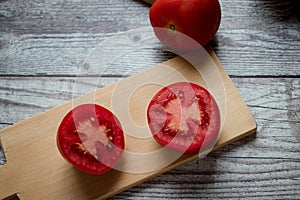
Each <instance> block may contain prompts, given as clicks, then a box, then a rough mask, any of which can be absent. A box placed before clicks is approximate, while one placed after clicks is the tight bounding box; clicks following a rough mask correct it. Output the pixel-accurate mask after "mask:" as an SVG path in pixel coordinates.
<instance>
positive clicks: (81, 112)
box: [57, 104, 125, 174]
mask: <svg viewBox="0 0 300 200" xmlns="http://www.w3.org/2000/svg"><path fill="white" fill-rule="evenodd" d="M57 146H58V149H59V151H60V153H61V154H62V156H63V157H64V158H65V159H66V160H67V161H68V162H70V163H71V164H72V165H73V166H75V167H76V168H78V169H80V170H82V171H84V172H87V173H90V174H103V173H105V172H107V171H109V170H110V169H111V168H113V167H114V166H115V165H116V164H117V163H118V161H119V160H120V159H121V156H122V154H123V151H124V147H125V142H124V134H123V130H122V127H121V124H120V122H119V120H118V119H117V117H116V116H114V115H113V113H111V112H110V111H109V110H107V109H106V108H104V107H102V106H99V105H96V104H82V105H79V106H77V107H75V108H74V109H72V110H71V111H70V112H69V113H67V115H66V116H65V117H64V118H63V120H62V122H61V124H60V126H59V129H58V133H57Z"/></svg>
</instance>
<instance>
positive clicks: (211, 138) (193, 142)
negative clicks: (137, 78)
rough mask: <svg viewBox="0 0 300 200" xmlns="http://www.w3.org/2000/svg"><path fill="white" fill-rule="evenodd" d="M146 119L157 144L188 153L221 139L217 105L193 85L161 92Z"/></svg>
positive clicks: (149, 109)
mask: <svg viewBox="0 0 300 200" xmlns="http://www.w3.org/2000/svg"><path fill="white" fill-rule="evenodd" d="M147 118H148V124H149V128H150V130H151V132H152V134H153V137H154V139H155V140H156V141H157V142H158V143H160V144H161V145H163V146H166V147H167V148H170V149H174V150H176V151H179V152H182V153H185V154H195V153H198V152H200V151H203V150H206V149H208V148H211V147H212V146H213V145H214V144H215V142H216V140H217V138H218V133H219V128H220V112H219V108H218V106H217V103H216V101H215V100H214V98H213V96H212V95H211V94H210V93H209V92H208V91H207V90H206V89H205V88H203V87H201V86H199V85H196V84H194V83H189V82H178V83H174V84H171V85H168V86H166V87H164V88H163V89H161V90H160V91H159V92H157V93H156V94H155V96H154V97H153V98H152V100H151V101H150V103H149V106H148V110H147Z"/></svg>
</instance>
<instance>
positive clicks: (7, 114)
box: [0, 77, 300, 158]
mask: <svg viewBox="0 0 300 200" xmlns="http://www.w3.org/2000/svg"><path fill="white" fill-rule="evenodd" d="M80 80H81V81H76V78H73V77H65V78H64V77H60V78H57V77H36V78H33V77H6V78H2V79H0V99H1V100H0V110H1V111H2V115H1V116H0V123H2V127H3V128H4V127H7V126H9V125H12V124H13V123H17V122H19V121H21V120H25V119H27V118H29V117H32V116H34V115H36V114H39V113H41V112H44V111H46V110H48V109H51V108H53V107H55V106H58V105H60V104H62V103H64V102H65V101H69V100H71V99H72V96H73V95H74V96H76V97H77V96H81V95H84V94H87V93H88V92H92V91H94V90H95V88H98V87H104V86H106V85H109V84H111V83H113V82H116V81H117V80H119V79H118V78H103V79H101V82H100V84H99V83H98V78H96V77H81V78H80ZM232 81H233V83H234V84H235V85H236V86H237V89H238V90H239V92H240V94H241V96H242V97H243V99H244V100H245V102H246V104H247V106H248V107H249V108H250V110H251V112H252V113H253V115H254V117H255V119H256V121H257V124H258V134H256V135H255V138H257V139H259V140H258V141H256V142H252V143H251V146H253V147H255V148H254V149H252V148H251V146H248V145H247V144H244V145H235V146H244V147H245V148H243V150H244V151H245V153H246V155H248V154H249V155H248V156H250V152H251V156H255V157H256V158H259V156H260V153H259V152H260V148H259V147H263V148H264V149H265V151H266V152H265V153H264V156H270V157H272V156H273V157H274V155H276V156H277V157H279V158H286V156H287V157H294V158H295V157H296V156H297V155H298V154H297V152H291V151H290V150H291V149H293V148H295V147H296V146H295V145H297V142H298V139H297V138H299V137H298V134H297V133H298V132H299V123H298V121H300V118H299V114H298V113H299V110H300V108H299V105H298V101H299V94H300V79H299V78H298V79H294V78H281V79H276V81H274V78H243V79H241V78H232ZM93 83H95V84H93ZM96 83H98V84H96ZM75 85H80V87H82V88H84V91H81V93H76V94H74V90H73V88H74V86H75ZM24 102H30V104H29V103H27V104H25V103H24ZM262 105H263V106H262ZM13 113H18V115H14V114H13ZM279 121H280V124H279V123H278V122H279ZM282 132H284V133H285V134H284V135H282ZM260 139H261V140H260ZM281 140H282V141H281ZM280 141H281V142H280ZM229 146H230V145H229ZM224 148H225V149H226V148H227V147H224ZM224 148H223V149H224ZM248 148H249V149H251V150H250V151H249V150H248ZM282 148H285V149H286V150H285V151H282ZM274 151H275V152H276V153H275V154H274ZM231 153H232V156H233V157H235V156H236V153H238V152H236V151H232V152H231ZM239 156H240V155H239Z"/></svg>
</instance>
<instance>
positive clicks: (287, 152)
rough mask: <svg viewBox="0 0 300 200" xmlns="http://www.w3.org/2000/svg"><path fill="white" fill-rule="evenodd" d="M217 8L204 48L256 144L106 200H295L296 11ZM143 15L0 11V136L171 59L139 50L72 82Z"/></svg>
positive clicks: (30, 7) (63, 4) (93, 4)
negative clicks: (248, 121)
mask: <svg viewBox="0 0 300 200" xmlns="http://www.w3.org/2000/svg"><path fill="white" fill-rule="evenodd" d="M220 2H221V6H222V24H221V27H220V30H219V32H218V34H217V36H216V39H215V40H214V41H213V42H212V43H211V45H212V46H213V48H214V50H215V51H216V53H217V55H218V57H219V59H220V61H221V62H222V64H223V66H224V67H225V69H226V71H227V72H228V74H229V75H231V77H232V79H233V82H234V83H235V85H236V86H237V88H238V89H239V91H240V93H241V95H242V97H243V98H244V99H245V101H246V103H247V105H248V106H249V107H250V110H251V111H252V113H253V115H254V117H255V119H256V120H257V123H258V131H257V134H256V135H255V136H250V137H248V138H246V139H244V140H241V141H239V142H237V143H234V144H231V145H228V146H226V147H224V148H222V149H220V150H218V151H216V152H214V153H212V154H209V155H208V156H207V157H206V158H204V159H199V160H197V161H194V162H191V163H188V164H186V165H184V166H182V167H179V168H177V169H174V170H172V171H170V172H168V173H166V174H163V175H161V176H159V177H157V178H155V179H153V180H151V181H148V182H146V183H144V184H141V185H139V186H137V187H134V188H132V189H129V190H127V191H125V192H123V193H121V194H119V195H116V196H115V197H113V198H112V199H160V198H165V199H178V198H181V199H192V198H196V199H200V198H203V199H217V198H230V199H235V198H237V199H240V198H249V199H250V198H251V199H254V198H255V199H300V190H299V188H300V103H299V102H300V78H299V76H300V56H299V55H300V46H299V45H300V23H299V19H300V16H299V12H298V11H299V10H300V5H299V1H298V0H290V1H285V0H261V1H256V0H239V1H230V0H221V1H220ZM149 7H150V6H149V5H148V4H146V3H144V2H142V1H138V0H105V1H103V0H101V1H100V0H99V1H85V0H82V1H77V0H76V1H75V0H73V1H71V0H70V1H61V0H55V1H25V0H22V1H0V76H1V78H0V110H1V115H0V128H4V127H6V126H9V125H11V124H14V123H16V122H18V121H20V120H23V119H26V118H28V117H30V116H33V115H35V114H38V113H40V112H42V111H45V110H47V109H50V108H52V107H54V106H56V105H59V104H61V103H63V102H65V101H67V100H70V99H71V98H72V97H73V95H75V96H79V95H81V94H83V92H86V91H76V92H75V93H74V91H73V87H74V83H76V84H79V85H84V88H90V90H93V89H95V87H101V86H104V85H107V84H109V83H112V82H114V81H116V80H117V78H118V77H121V76H123V75H124V73H128V71H130V66H132V65H134V67H136V66H139V65H141V66H143V67H144V68H139V69H138V70H143V69H145V68H147V67H148V66H151V65H153V64H156V63H158V62H161V61H163V60H165V59H167V58H171V57H172V54H168V53H164V52H159V56H158V53H157V51H158V50H151V49H146V50H145V51H143V52H140V53H142V54H143V55H145V56H141V57H138V56H137V54H135V55H130V56H129V57H128V58H126V59H124V60H121V61H120V62H119V64H118V65H115V68H110V71H106V74H103V73H102V74H99V73H98V74H97V72H95V71H94V72H89V73H87V74H85V77H82V78H80V81H79V82H78V79H76V75H77V72H78V67H79V66H80V65H81V64H82V60H83V59H84V58H85V57H86V56H87V54H88V53H89V52H91V51H92V50H93V48H94V47H95V46H96V45H97V44H98V43H99V42H101V41H104V40H106V39H107V38H110V37H111V36H113V35H114V34H115V33H117V32H122V31H126V30H130V29H134V28H140V27H145V26H149V20H148V10H149ZM137 57H138V58H137ZM133 58H135V60H134V61H135V63H133V64H132V59H133ZM136 59H137V60H136ZM121 66H122V67H121ZM124 66H125V67H124ZM134 72H136V71H134ZM100 75H102V76H104V77H105V78H102V79H101V83H100V84H98V85H94V84H91V82H94V81H93V80H94V79H95V78H98V77H99V76H100ZM127 75H128V74H127ZM116 77H117V78H116ZM0 157H3V156H1V154H0ZM0 163H4V161H3V159H2V161H0ZM0 178H1V177H0Z"/></svg>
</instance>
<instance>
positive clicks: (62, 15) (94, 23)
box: [0, 0, 300, 76]
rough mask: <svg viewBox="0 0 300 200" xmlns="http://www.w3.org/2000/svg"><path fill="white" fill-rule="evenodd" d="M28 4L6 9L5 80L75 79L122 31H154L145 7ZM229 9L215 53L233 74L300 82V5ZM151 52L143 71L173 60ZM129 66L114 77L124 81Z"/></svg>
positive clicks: (225, 5)
mask: <svg viewBox="0 0 300 200" xmlns="http://www.w3.org/2000/svg"><path fill="white" fill-rule="evenodd" d="M21 2H22V3H20V2H13V1H1V2H0V8H2V9H0V15H1V17H0V32H1V34H0V44H1V45H0V49H1V54H0V55H1V56H0V74H2V75H13V74H14V75H24V76H25V75H35V76H47V75H49V76H65V75H66V76H70V75H72V76H74V75H76V72H77V67H78V66H79V65H80V63H81V62H82V60H83V59H84V58H85V57H86V56H87V55H88V53H89V52H90V51H91V50H92V49H93V48H94V47H95V45H97V44H98V43H99V42H101V41H103V40H105V39H107V38H109V37H110V36H111V35H113V34H114V33H117V32H123V31H126V30H130V29H135V28H141V27H150V23H149V18H148V12H149V6H147V5H146V4H145V3H143V2H142V1H132V0H124V1H122V5H120V1H118V0H112V1H101V2H92V1H89V2H86V1H82V2H78V1H68V2H64V3H62V2H61V0H55V1H51V3H47V2H29V1H21ZM221 6H222V22H221V26H220V29H219V31H218V33H217V35H216V38H215V40H214V41H212V42H211V46H213V48H214V50H215V52H216V54H217V55H218V57H219V58H220V60H221V62H222V64H223V66H224V68H225V69H226V71H227V73H228V74H230V75H233V76H256V75H258V76H299V72H300V70H299V65H298V64H297V63H299V62H300V60H299V59H300V58H299V56H298V55H299V54H300V52H299V42H295V41H300V38H299V37H300V36H299V28H300V24H299V23H298V18H299V14H298V12H297V11H298V10H299V2H298V1H288V2H286V1H276V2H275V3H274V1H271V0H267V1H263V2H261V1H255V0H246V1H239V2H238V3H237V2H233V1H230V0H224V1H221ZM120 13H121V14H120ZM139 53H142V52H139ZM143 53H144V55H145V56H144V58H145V60H143V61H142V60H139V61H140V62H139V61H137V66H139V64H140V63H149V64H150V65H151V64H152V63H153V64H155V63H157V62H156V61H158V62H159V60H160V62H162V61H163V59H164V56H165V54H163V55H162V56H161V57H158V56H157V52H153V50H152V52H151V50H148V52H147V51H146V50H145V52H143ZM154 55H156V56H154ZM132 57H134V56H132ZM132 57H130V56H129V57H128V61H131V58H132ZM142 57H143V56H141V57H138V58H142ZM136 58H137V57H135V59H136ZM169 58H170V57H169ZM128 61H122V62H120V63H119V64H118V65H116V66H115V68H112V69H111V71H109V72H108V73H107V74H106V75H112V74H114V75H122V74H124V72H126V69H127V68H124V65H130V62H128ZM138 62H139V63H138ZM131 64H133V63H131ZM144 69H146V66H145V68H144ZM91 73H95V74H98V73H97V71H96V70H95V71H93V72H91Z"/></svg>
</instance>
